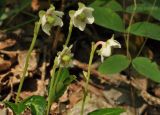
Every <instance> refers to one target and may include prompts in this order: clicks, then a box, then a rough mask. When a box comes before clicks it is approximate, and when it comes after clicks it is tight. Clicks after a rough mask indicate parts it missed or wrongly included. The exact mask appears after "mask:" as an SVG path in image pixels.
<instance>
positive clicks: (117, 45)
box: [107, 38, 121, 48]
mask: <svg viewBox="0 0 160 115" xmlns="http://www.w3.org/2000/svg"><path fill="white" fill-rule="evenodd" d="M107 43H108V45H109V46H112V47H116V48H121V44H120V43H119V42H118V41H116V40H114V39H113V38H111V39H109V40H108V41H107Z"/></svg>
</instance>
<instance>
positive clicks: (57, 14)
mask: <svg viewBox="0 0 160 115" xmlns="http://www.w3.org/2000/svg"><path fill="white" fill-rule="evenodd" d="M54 13H55V15H56V16H58V17H61V18H62V16H63V15H64V13H63V12H60V11H54Z"/></svg>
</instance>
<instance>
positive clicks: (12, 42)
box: [0, 38, 16, 50]
mask: <svg viewBox="0 0 160 115" xmlns="http://www.w3.org/2000/svg"><path fill="white" fill-rule="evenodd" d="M15 44H16V40H15V39H11V38H8V39H5V40H3V41H0V50H2V49H4V48H8V47H11V46H13V45H15Z"/></svg>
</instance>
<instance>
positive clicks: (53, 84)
mask: <svg viewBox="0 0 160 115" xmlns="http://www.w3.org/2000/svg"><path fill="white" fill-rule="evenodd" d="M56 67H57V64H54V65H53V69H52V75H51V77H52V78H51V83H50V87H49V95H48V105H47V114H46V115H48V114H49V110H50V106H51V104H52V101H54V100H52V96H55V93H56V86H57V83H58V79H59V76H60V73H61V71H62V68H59V69H58V73H57V76H56V77H55V70H56Z"/></svg>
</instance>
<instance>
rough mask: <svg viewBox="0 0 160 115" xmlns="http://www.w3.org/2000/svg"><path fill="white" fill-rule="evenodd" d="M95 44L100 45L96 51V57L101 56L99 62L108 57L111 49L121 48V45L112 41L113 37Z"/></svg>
mask: <svg viewBox="0 0 160 115" xmlns="http://www.w3.org/2000/svg"><path fill="white" fill-rule="evenodd" d="M96 44H98V45H99V44H101V45H102V47H101V49H100V50H99V51H98V55H100V56H101V61H102V62H103V61H104V57H109V56H110V55H111V53H112V48H121V44H120V43H119V42H118V41H116V40H114V36H112V37H111V38H110V39H108V40H107V41H106V42H103V41H99V42H97V43H96Z"/></svg>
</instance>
